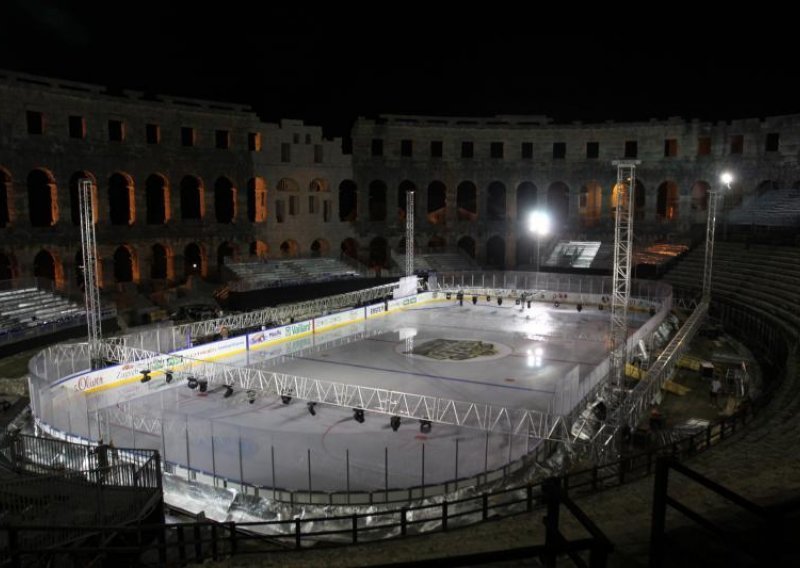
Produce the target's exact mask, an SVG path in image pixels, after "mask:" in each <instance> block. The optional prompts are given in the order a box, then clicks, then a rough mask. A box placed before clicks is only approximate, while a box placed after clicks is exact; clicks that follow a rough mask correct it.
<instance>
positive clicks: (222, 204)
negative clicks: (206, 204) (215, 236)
mask: <svg viewBox="0 0 800 568" xmlns="http://www.w3.org/2000/svg"><path fill="white" fill-rule="evenodd" d="M214 215H215V217H216V219H217V223H226V224H229V223H233V222H234V221H236V187H235V186H234V185H233V182H232V181H231V180H230V179H228V178H227V177H225V176H220V177H218V178H217V181H215V182H214Z"/></svg>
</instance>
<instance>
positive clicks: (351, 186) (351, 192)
mask: <svg viewBox="0 0 800 568" xmlns="http://www.w3.org/2000/svg"><path fill="white" fill-rule="evenodd" d="M357 217H358V189H357V186H356V184H355V182H354V181H352V180H349V179H346V180H344V181H342V183H340V184H339V220H340V221H355V220H356V218H357Z"/></svg>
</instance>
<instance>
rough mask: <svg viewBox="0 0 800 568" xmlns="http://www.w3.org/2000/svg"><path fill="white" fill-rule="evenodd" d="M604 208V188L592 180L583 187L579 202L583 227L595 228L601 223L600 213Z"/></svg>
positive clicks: (579, 212)
mask: <svg viewBox="0 0 800 568" xmlns="http://www.w3.org/2000/svg"><path fill="white" fill-rule="evenodd" d="M602 206H603V186H602V185H600V184H599V183H598V182H597V181H595V180H592V181H590V182H587V183H585V184H583V185H582V186H581V193H580V197H579V202H578V216H579V218H580V222H581V225H582V226H584V227H594V226H595V225H597V224H598V223H599V222H600V216H601V215H600V212H601V211H602Z"/></svg>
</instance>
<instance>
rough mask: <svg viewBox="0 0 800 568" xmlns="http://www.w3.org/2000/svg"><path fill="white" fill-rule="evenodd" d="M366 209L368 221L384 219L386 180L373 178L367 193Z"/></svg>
mask: <svg viewBox="0 0 800 568" xmlns="http://www.w3.org/2000/svg"><path fill="white" fill-rule="evenodd" d="M367 211H368V213H369V220H370V221H385V220H386V182H384V181H383V180H379V179H376V180H373V181H372V182H371V183H370V184H369V193H368V194H367Z"/></svg>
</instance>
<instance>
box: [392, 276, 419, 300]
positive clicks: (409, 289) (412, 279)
mask: <svg viewBox="0 0 800 568" xmlns="http://www.w3.org/2000/svg"><path fill="white" fill-rule="evenodd" d="M399 283H400V287H399V288H398V289H397V290H395V291H394V297H395V298H405V297H406V296H411V295H412V294H416V293H417V277H416V276H403V277H402V278H401V279H400V280H399Z"/></svg>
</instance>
